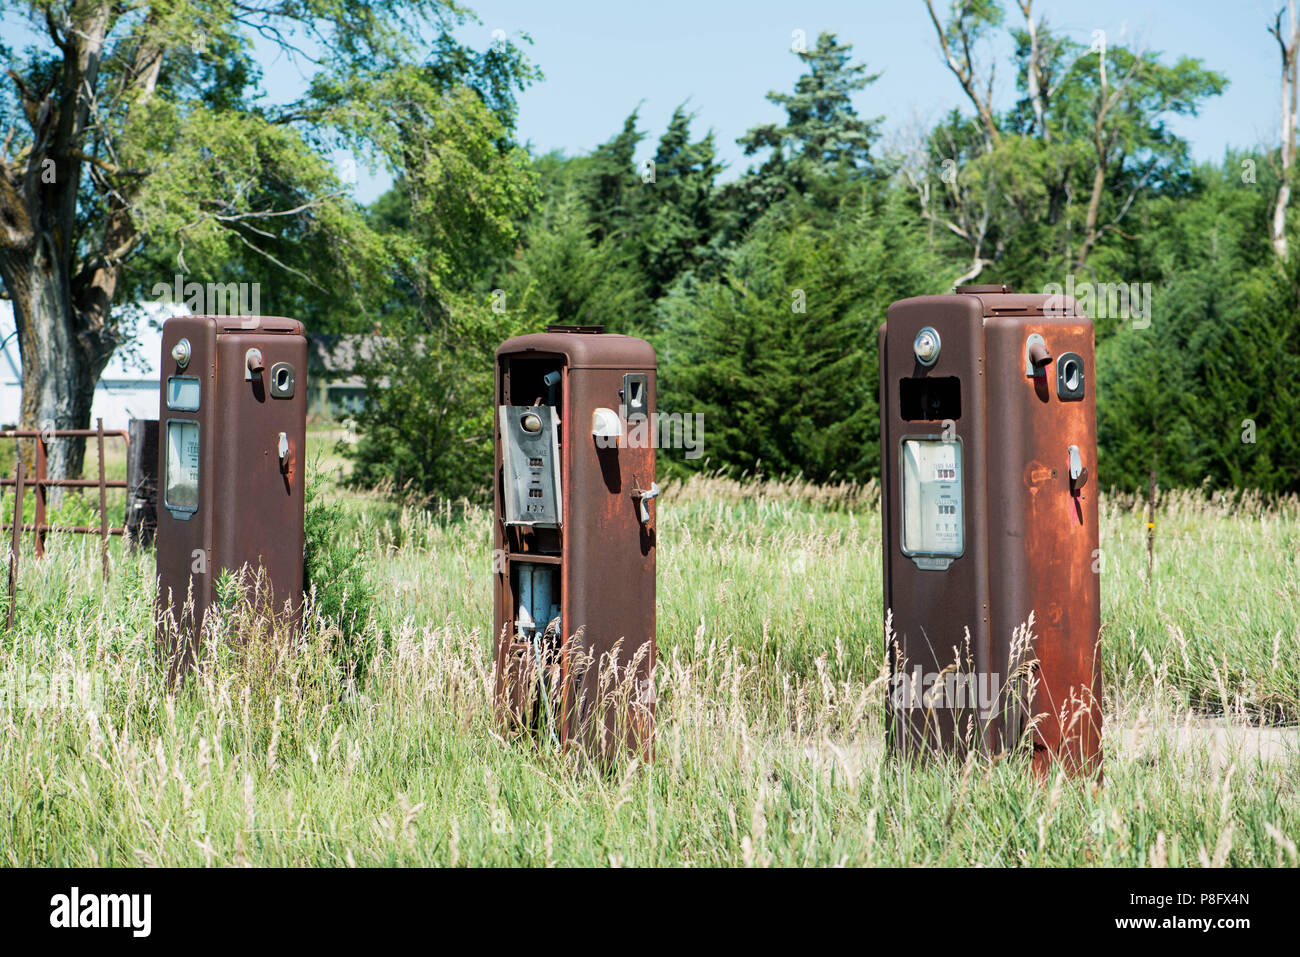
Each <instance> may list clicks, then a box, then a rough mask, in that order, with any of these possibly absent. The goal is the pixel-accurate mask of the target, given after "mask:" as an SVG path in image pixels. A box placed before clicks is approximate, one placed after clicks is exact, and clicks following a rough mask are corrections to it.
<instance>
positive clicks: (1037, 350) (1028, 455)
mask: <svg viewBox="0 0 1300 957" xmlns="http://www.w3.org/2000/svg"><path fill="white" fill-rule="evenodd" d="M925 330H929V331H930V333H933V338H934V342H933V343H932V342H930V341H929V337H928V336H923V335H922V334H923V333H924V332H925ZM918 339H924V341H922V342H919V343H918ZM939 343H942V348H938V345H939ZM918 350H923V352H922V351H918ZM935 351H937V353H938V354H937V356H934V355H933V352H935ZM1093 356H1094V351H1093V327H1092V322H1091V320H1090V319H1088V317H1087V316H1086V315H1084V314H1083V313H1082V312H1081V311H1080V310H1079V309H1078V306H1077V304H1076V303H1075V301H1074V300H1073V299H1069V298H1066V297H1063V296H1051V297H1049V296H1044V295H1017V294H1014V293H1011V292H1009V291H1008V290H1007V289H1006V287H1005V286H972V287H961V288H959V289H958V290H957V291H956V293H955V294H953V295H947V296H921V297H917V298H913V299H904V300H901V301H899V302H895V303H894V304H893V305H891V306H890V307H889V311H888V314H887V318H886V321H885V323H884V324H883V325H882V326H881V327H880V419H881V422H880V428H881V461H882V466H883V467H882V470H881V472H882V516H883V525H884V535H883V552H884V555H883V578H884V605H885V609H886V611H887V612H889V613H891V625H892V640H891V636H886V641H887V643H888V647H887V651H888V654H889V660H890V668H891V684H890V695H889V717H890V727H891V730H890V734H889V740H890V743H891V745H892V747H893V749H894V750H895V751H897V752H899V753H902V754H917V753H925V752H932V751H945V752H950V753H956V754H958V755H961V754H963V753H964V752H965V751H967V750H968V749H970V748H972V747H973V748H975V749H977V750H978V751H980V752H981V753H986V754H996V753H998V752H1001V751H1003V750H1007V749H1010V748H1013V747H1014V746H1016V744H1017V743H1018V742H1020V741H1021V740H1022V738H1023V737H1024V736H1025V735H1026V734H1030V735H1032V754H1033V757H1032V762H1033V764H1034V766H1035V768H1036V769H1037V770H1040V771H1042V770H1045V769H1046V768H1047V767H1048V766H1050V765H1051V764H1052V763H1054V762H1060V763H1061V764H1063V765H1064V766H1066V767H1067V768H1069V769H1070V770H1072V771H1078V772H1083V773H1088V772H1099V771H1100V768H1101V724H1102V716H1101V669H1100V662H1099V659H1098V654H1097V643H1098V633H1099V631H1100V623H1101V600H1100V586H1099V575H1098V574H1097V570H1098V562H1099V554H1100V553H1099V550H1098V525H1097V498H1096V495H1095V489H1096V488H1097V483H1096V481H1095V479H1093V480H1091V481H1090V479H1089V469H1093V470H1094V473H1095V462H1096V448H1097V442H1096V436H1097V429H1096V421H1097V419H1096V398H1095V389H1094V388H1093V387H1092V386H1091V385H1090V384H1089V381H1088V380H1090V379H1092V370H1093ZM1053 357H1055V359H1054V358H1053ZM1053 362H1055V364H1056V366H1057V370H1058V371H1057V374H1055V375H1049V374H1048V370H1049V368H1050V367H1051V366H1052V364H1053ZM1031 614H1032V616H1033V618H1032V628H1031V629H1030V631H1031V632H1032V638H1030V637H1027V635H1026V630H1025V627H1024V626H1025V625H1026V623H1027V622H1028V621H1029V620H1030V616H1031Z"/></svg>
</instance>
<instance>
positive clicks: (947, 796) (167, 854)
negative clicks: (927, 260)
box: [0, 456, 1300, 866]
mask: <svg viewBox="0 0 1300 957" xmlns="http://www.w3.org/2000/svg"><path fill="white" fill-rule="evenodd" d="M337 468H338V462H337V460H335V459H333V458H331V457H328V456H327V457H326V461H325V462H324V473H325V474H326V475H330V476H333V475H335V474H337ZM326 494H332V495H339V496H342V495H345V494H346V493H342V492H338V491H331V492H327V493H326ZM660 501H661V505H660V510H659V524H660V536H661V537H660V543H661V544H660V553H659V632H658V634H659V647H660V664H659V671H658V681H657V684H658V692H659V725H658V739H657V742H658V743H657V753H656V757H655V760H654V761H653V762H652V763H650V764H649V765H640V764H637V763H636V762H634V761H631V760H629V761H627V763H625V764H623V765H621V766H619V767H616V768H614V769H612V771H610V772H604V773H602V772H600V771H597V770H595V769H593V768H592V767H591V766H589V765H588V764H586V763H585V762H584V761H583V760H582V759H581V757H580V756H578V755H576V754H569V755H565V756H560V755H556V754H553V753H551V752H550V751H549V750H547V749H545V748H539V747H537V746H536V745H534V744H533V743H531V742H530V741H528V740H520V739H514V738H505V737H503V736H502V735H501V733H500V730H499V728H498V727H497V726H496V724H495V723H494V721H493V718H492V712H491V680H492V662H491V657H490V653H489V645H490V637H491V635H490V632H491V605H490V544H489V543H490V521H489V519H490V516H489V515H488V513H487V512H485V511H483V510H480V509H475V508H468V509H467V508H457V507H449V506H443V507H438V506H432V507H428V508H414V507H400V506H397V505H393V504H391V503H388V502H385V501H383V500H381V499H379V498H377V497H366V496H349V497H348V499H347V505H348V514H349V521H350V525H349V534H350V535H353V536H355V538H356V540H357V541H358V542H359V543H362V544H363V545H364V548H365V554H366V556H367V574H368V576H369V579H370V580H371V581H372V582H373V584H374V585H375V586H376V589H377V591H378V596H379V602H378V605H377V607H376V612H377V614H376V617H375V619H374V621H373V622H372V626H371V633H372V637H373V641H374V644H375V647H376V650H375V653H374V656H373V658H372V659H371V661H370V665H369V671H368V674H367V676H366V678H365V680H364V682H363V684H362V685H361V688H360V692H359V693H357V694H354V695H350V696H343V695H341V694H340V682H339V679H338V677H337V675H336V673H335V669H334V668H333V666H332V665H331V659H330V658H329V656H328V654H327V652H326V650H325V649H326V646H327V644H328V641H329V637H330V636H329V635H328V633H326V632H327V630H326V629H322V628H312V629H310V630H309V634H308V636H307V639H306V640H305V641H304V642H303V643H302V644H301V645H298V646H295V647H292V648H283V649H280V650H279V651H278V652H277V653H276V658H277V660H276V662H275V667H273V668H268V667H267V665H268V662H267V654H265V653H264V654H251V655H248V656H244V657H241V656H237V655H235V654H234V653H231V652H225V653H221V654H217V655H214V656H213V658H212V659H211V660H210V661H209V662H208V666H207V668H206V670H205V671H204V672H203V675H202V678H201V679H200V680H196V681H192V682H190V683H189V684H188V685H187V686H186V687H185V688H184V689H183V690H182V691H181V692H180V693H178V694H169V693H168V691H167V690H166V686H165V683H164V682H163V680H162V677H161V675H160V672H159V669H158V666H157V664H156V661H155V658H154V651H153V647H154V646H153V625H152V622H151V582H152V575H153V560H152V557H151V556H150V555H149V554H147V553H145V554H141V555H135V556H131V555H125V554H123V553H122V552H121V551H120V550H118V549H115V551H114V562H113V569H112V575H111V578H110V580H109V582H108V583H107V584H104V583H102V582H101V580H100V577H99V563H98V551H97V547H98V545H97V542H96V541H94V540H93V539H81V538H74V537H63V538H58V539H55V540H54V541H53V542H52V544H51V547H50V552H49V555H48V557H47V558H46V559H45V560H43V561H42V562H40V563H37V562H36V561H35V560H33V559H32V558H31V554H30V545H28V551H27V552H26V553H25V554H24V560H23V563H22V565H21V583H20V593H19V600H18V609H17V619H18V621H17V625H16V628H15V632H14V633H13V634H10V635H5V636H4V637H3V638H0V694H3V695H4V696H5V697H4V700H3V701H0V705H2V706H3V710H2V711H0V807H2V808H3V812H2V815H0V859H2V860H3V862H4V863H6V864H14V865H19V864H58V865H82V864H91V865H140V864H145V865H152V864H168V865H239V864H276V865H352V864H356V865H376V864H378V865H388V864H440V865H456V864H459V865H479V864H492V865H506V864H509V865H514V864H527V865H542V864H558V865H567V864H594V865H609V864H623V865H733V864H734V865H740V864H747V865H805V864H811V865H827V864H848V865H941V864H949V865H968V864H988V865H1016V864H1031V865H1038V864H1052V865H1055V864H1060V865H1149V864H1157V865H1163V864H1168V865H1175V866H1176V865H1192V866H1196V865H1224V864H1226V865H1286V866H1295V865H1296V864H1297V849H1296V844H1297V842H1300V755H1298V753H1297V752H1298V751H1300V730H1298V729H1297V726H1296V723H1297V719H1298V718H1300V503H1297V502H1295V501H1286V502H1283V503H1280V504H1274V505H1271V506H1267V507H1266V506H1265V505H1264V504H1262V503H1260V502H1258V501H1255V500H1251V499H1247V500H1246V502H1244V503H1240V504H1238V505H1235V506H1234V505H1232V504H1230V503H1228V502H1223V501H1216V500H1212V499H1207V498H1206V497H1204V496H1200V495H1196V494H1192V493H1185V494H1184V493H1178V494H1173V495H1170V496H1168V497H1167V498H1166V500H1165V503H1164V506H1163V508H1162V510H1161V512H1160V514H1158V516H1157V519H1156V524H1157V535H1158V537H1157V564H1156V569H1155V576H1154V581H1152V582H1150V583H1148V582H1147V580H1146V550H1145V538H1144V536H1145V528H1144V518H1143V515H1142V512H1141V508H1140V506H1139V505H1138V504H1137V503H1133V502H1128V501H1124V500H1122V499H1117V498H1114V497H1112V498H1109V499H1107V500H1104V501H1103V505H1102V547H1103V551H1104V565H1103V572H1102V574H1103V582H1102V598H1103V604H1104V621H1105V628H1104V642H1103V647H1104V654H1105V680H1106V718H1107V722H1108V725H1107V735H1106V744H1107V757H1106V777H1105V783H1104V784H1102V785H1096V784H1093V783H1076V782H1070V781H1066V780H1064V779H1060V778H1058V779H1056V780H1051V779H1049V780H1046V781H1042V782H1039V781H1036V780H1035V779H1033V778H1032V777H1031V776H1029V775H1028V774H1027V773H1026V771H1025V769H1024V766H1023V762H1021V761H1018V760H1005V761H999V762H992V763H988V762H983V761H976V762H970V763H967V764H965V765H948V764H944V763H941V762H930V763H927V764H924V765H920V766H910V765H907V764H903V763H899V762H896V761H893V760H890V759H888V758H887V757H886V756H885V754H884V749H883V746H882V741H883V709H884V700H885V684H884V681H883V680H882V677H881V667H882V660H883V654H882V651H883V649H882V641H881V621H882V617H883V615H882V609H881V598H880V518H879V511H878V496H877V494H876V491H875V489H874V488H872V487H866V488H854V487H842V488H829V489H828V488H815V487H807V486H803V485H799V484H795V483H765V484H748V485H742V484H737V483H733V482H730V481H725V480H721V479H716V478H714V479H695V480H692V481H690V482H689V483H687V484H685V485H681V484H676V485H672V486H670V487H668V488H667V489H666V490H665V492H664V495H663V497H662V499H661V500H660ZM4 507H9V508H11V507H12V498H11V497H9V498H8V499H6V504H5V505H4ZM236 613H237V612H236Z"/></svg>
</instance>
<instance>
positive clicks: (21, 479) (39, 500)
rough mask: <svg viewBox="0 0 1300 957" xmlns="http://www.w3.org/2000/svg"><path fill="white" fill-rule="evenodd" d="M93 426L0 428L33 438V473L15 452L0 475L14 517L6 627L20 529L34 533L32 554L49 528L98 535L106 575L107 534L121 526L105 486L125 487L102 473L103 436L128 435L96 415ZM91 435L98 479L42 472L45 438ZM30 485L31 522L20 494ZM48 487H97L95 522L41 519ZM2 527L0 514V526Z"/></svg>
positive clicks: (39, 552) (7, 434) (3, 435)
mask: <svg viewBox="0 0 1300 957" xmlns="http://www.w3.org/2000/svg"><path fill="white" fill-rule="evenodd" d="M95 426H96V427H95V428H93V429H40V430H37V429H6V430H4V431H0V439H14V440H15V441H18V440H21V439H35V440H36V475H35V476H34V477H33V478H28V477H27V476H26V475H25V474H24V468H23V457H22V455H16V456H15V459H16V462H17V465H16V466H15V468H14V477H13V478H5V479H0V487H4V488H8V487H9V486H13V487H14V517H13V521H12V522H11V523H9V531H10V551H9V627H11V628H12V627H13V614H14V593H15V588H16V585H17V578H18V545H19V541H20V540H21V535H22V533H23V532H34V533H35V535H36V557H37V558H42V557H44V555H45V536H46V534H47V533H49V532H70V533H74V534H79V535H98V536H99V537H100V541H101V545H100V556H101V563H102V566H103V575H104V578H105V579H107V578H108V538H109V536H110V535H123V534H125V533H126V528H125V526H110V525H109V524H108V490H109V489H110V488H120V489H125V488H127V483H126V482H125V481H120V480H117V479H114V480H112V481H109V480H108V479H106V478H105V477H104V439H105V438H120V439H121V440H122V441H123V442H125V443H127V445H128V447H129V446H130V442H131V438H130V435H129V434H128V433H127V432H126V430H125V429H105V428H104V420H103V419H96V420H95ZM71 438H82V439H89V438H94V439H95V440H96V443H97V445H98V451H99V478H98V479H52V478H50V477H49V476H48V474H47V473H46V469H47V467H48V462H49V448H48V442H49V440H50V439H71ZM28 488H31V489H32V490H33V492H34V493H35V495H36V515H35V521H34V522H32V523H27V524H24V523H23V518H22V516H23V496H24V495H25V494H26V492H27V489H28ZM51 488H97V489H99V525H98V526H97V527H96V526H94V525H51V524H49V523H48V522H46V520H45V507H46V503H45V499H46V491H47V490H48V489H51ZM3 528H4V524H3V517H0V529H3Z"/></svg>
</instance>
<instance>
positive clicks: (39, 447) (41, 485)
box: [35, 429, 49, 558]
mask: <svg viewBox="0 0 1300 957" xmlns="http://www.w3.org/2000/svg"><path fill="white" fill-rule="evenodd" d="M47 457H48V450H47V449H46V448H45V430H44V429H42V430H41V432H40V434H39V435H38V436H37V437H36V489H35V491H36V557H37V558H44V557H45V480H46V479H48V478H49V476H48V475H47V474H46V459H47Z"/></svg>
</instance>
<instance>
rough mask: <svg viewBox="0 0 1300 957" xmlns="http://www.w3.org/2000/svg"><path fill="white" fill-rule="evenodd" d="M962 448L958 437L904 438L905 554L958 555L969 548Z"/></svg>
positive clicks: (953, 556)
mask: <svg viewBox="0 0 1300 957" xmlns="http://www.w3.org/2000/svg"><path fill="white" fill-rule="evenodd" d="M961 448H962V447H961V442H960V440H956V439H941V438H911V439H904V440H903V446H902V453H903V454H902V461H903V487H902V492H903V496H902V498H903V503H902V504H903V542H902V546H903V554H905V555H937V556H947V557H950V558H955V557H957V556H959V555H961V554H962V553H963V552H964V551H965V548H966V544H965V538H964V535H963V520H962V504H963V503H962V477H961Z"/></svg>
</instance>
